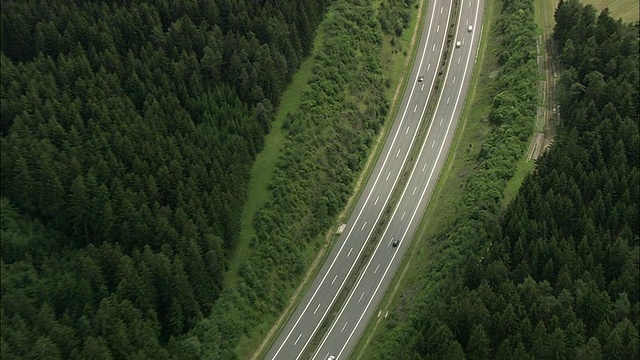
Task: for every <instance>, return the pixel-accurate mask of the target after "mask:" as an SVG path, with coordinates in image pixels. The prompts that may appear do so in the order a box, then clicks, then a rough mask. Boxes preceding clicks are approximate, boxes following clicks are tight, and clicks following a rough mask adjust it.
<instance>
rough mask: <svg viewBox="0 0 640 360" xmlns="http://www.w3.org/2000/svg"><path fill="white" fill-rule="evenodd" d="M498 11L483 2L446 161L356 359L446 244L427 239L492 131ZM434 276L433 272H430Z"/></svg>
mask: <svg viewBox="0 0 640 360" xmlns="http://www.w3.org/2000/svg"><path fill="white" fill-rule="evenodd" d="M499 11H500V9H499V8H498V4H495V2H494V1H488V2H487V6H486V8H485V18H484V24H483V27H484V28H483V35H482V43H481V48H480V51H479V54H478V64H477V68H476V70H475V71H474V74H473V80H472V85H471V88H470V91H469V94H468V98H467V101H466V103H465V110H464V113H463V115H462V117H461V123H460V125H459V128H458V130H457V131H456V135H455V138H454V142H453V144H452V147H451V150H450V152H449V155H448V156H447V162H446V164H445V166H444V168H443V172H442V174H441V176H440V179H439V181H438V184H437V186H436V188H435V191H434V194H433V195H432V197H431V201H430V204H429V206H428V207H427V210H426V211H425V215H424V216H423V220H422V222H421V224H420V227H419V228H418V231H417V236H416V237H415V238H414V240H413V241H412V242H411V245H410V248H409V249H408V252H407V256H406V257H405V258H404V259H403V262H402V264H401V265H400V268H399V269H398V274H399V276H395V277H394V279H393V281H392V283H391V285H390V287H389V289H390V291H387V293H386V294H385V296H384V298H383V300H382V302H381V304H380V306H379V311H380V312H381V316H380V317H379V318H377V319H374V321H372V322H371V323H370V324H369V325H368V327H367V329H366V330H365V333H364V334H363V336H362V339H361V340H360V343H359V344H358V346H357V347H356V349H355V350H354V353H353V354H354V358H356V359H368V358H371V357H372V356H373V353H372V352H374V351H376V350H375V346H374V347H370V346H369V345H370V342H371V340H372V339H373V338H374V336H376V331H379V330H383V328H381V326H382V325H383V321H384V319H385V318H384V314H385V313H386V312H387V311H389V310H390V309H394V306H396V304H395V301H396V300H397V295H399V293H401V292H403V291H405V290H407V289H411V288H412V287H414V285H415V284H416V283H417V282H418V281H419V279H420V278H421V277H422V276H424V264H425V263H427V262H429V261H431V260H432V254H433V253H434V252H440V253H441V254H442V253H444V254H446V251H447V250H446V248H438V249H436V247H438V245H435V244H431V243H429V241H428V240H426V239H431V238H433V237H434V236H436V235H437V234H438V233H440V232H441V231H442V230H443V229H445V228H447V227H448V226H450V225H451V224H452V222H453V220H454V219H455V213H456V209H455V205H456V204H457V203H458V202H459V199H460V198H461V196H462V191H463V186H464V183H465V181H466V179H467V177H468V176H469V174H470V172H472V171H473V169H474V167H475V163H476V160H475V159H476V156H477V154H478V151H479V149H480V145H481V144H482V143H483V142H484V141H485V139H486V137H487V135H488V134H489V132H490V130H491V128H490V126H489V124H488V122H487V120H486V119H487V116H488V114H489V111H490V109H491V94H490V88H488V87H486V86H483V85H484V84H487V83H489V82H490V81H491V79H493V78H494V77H495V76H496V74H497V69H498V64H497V60H496V55H495V52H496V46H497V43H498V42H499V39H496V38H495V37H490V36H488V35H489V34H490V33H491V26H492V23H493V21H494V18H495V14H496V13H498V12H499ZM478 69H479V70H480V71H478ZM478 85H480V86H478ZM435 276H438V275H437V274H435Z"/></svg>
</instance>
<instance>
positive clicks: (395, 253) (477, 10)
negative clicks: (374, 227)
mask: <svg viewBox="0 0 640 360" xmlns="http://www.w3.org/2000/svg"><path fill="white" fill-rule="evenodd" d="M479 9H480V7H479V6H478V7H476V14H475V18H474V22H475V23H477V21H478V12H479ZM460 15H461V16H462V12H460ZM458 21H459V20H458ZM459 30H460V29H457V31H459ZM472 40H473V38H472ZM478 41H480V39H478ZM470 59H471V51H469V53H468V55H467V62H466V64H465V71H464V72H463V79H462V83H464V78H465V77H466V76H467V73H468V71H467V68H468V67H469V60H470ZM448 75H449V72H448V71H447V75H446V76H448ZM445 83H446V79H445ZM461 94H462V87H460V88H459V89H458V96H457V99H456V104H455V106H454V109H453V112H452V113H451V119H452V120H453V117H454V116H455V113H456V109H457V106H458V104H459V102H460V95H461ZM438 103H439V102H438ZM436 113H437V105H436V110H435V111H434V114H436ZM452 124H453V121H449V125H448V127H447V132H446V133H445V136H444V139H446V138H447V135H448V134H449V131H450V130H451V125H452ZM430 128H431V126H430ZM427 137H428V135H427ZM445 142H446V141H443V142H442V144H441V145H440V149H439V150H438V155H437V157H436V161H435V163H434V166H433V168H432V169H431V173H430V174H429V178H428V180H427V185H426V186H425V187H424V190H423V191H422V194H421V195H420V200H419V201H418V203H420V202H422V198H423V197H424V194H425V193H426V191H427V189H428V188H429V182H431V177H432V176H433V172H434V171H435V169H436V164H437V163H438V160H439V158H440V155H441V154H442V150H443V149H444V144H445ZM425 143H426V142H425ZM425 143H423V148H424V144H425ZM420 154H422V149H421V150H420ZM416 164H417V162H416ZM414 172H415V166H414V169H413V171H412V172H411V176H410V178H409V181H408V182H407V185H408V184H409V183H410V182H411V177H413V174H414ZM405 190H406V187H405ZM404 194H405V191H403V193H402V196H401V197H400V200H399V201H398V204H397V205H396V210H397V208H398V207H399V206H400V204H401V203H402V198H403V197H404ZM396 210H394V212H393V215H392V216H391V220H390V221H389V222H388V224H387V226H386V228H385V231H384V232H383V236H384V234H385V233H386V232H387V230H388V228H389V226H390V225H391V222H392V221H393V217H394V216H395V214H396ZM417 212H418V207H417V206H416V207H415V209H414V211H413V215H412V216H411V220H410V222H409V224H411V222H413V219H414V218H415V216H416V213H417ZM409 227H410V225H408V226H407V227H406V228H405V232H404V234H403V236H402V237H403V238H404V236H406V234H407V232H408V231H409ZM376 251H377V248H376ZM375 253H376V252H375V251H374V254H373V255H372V256H371V258H370V260H369V263H367V266H366V267H365V270H364V271H363V272H362V273H363V274H364V273H365V272H366V270H367V268H368V267H369V264H370V263H371V260H373V258H374V257H375ZM397 254H398V252H394V254H393V257H392V258H391V261H390V262H389V265H388V266H387V268H386V270H385V272H384V273H383V274H382V278H381V279H380V281H379V282H378V285H377V286H376V290H375V291H374V292H373V294H372V295H371V297H370V298H369V302H368V303H367V305H366V306H365V309H364V311H362V313H361V315H360V318H359V319H358V322H357V323H356V325H355V326H354V328H353V330H352V331H351V333H350V334H349V337H348V338H347V341H346V342H345V344H344V345H343V346H342V348H341V349H340V352H339V353H338V355H337V356H336V358H339V357H340V355H342V352H343V351H344V348H345V347H346V346H347V344H348V343H349V341H350V340H351V337H352V336H353V333H354V332H355V330H356V329H357V328H358V325H359V324H360V321H362V318H363V317H364V314H365V313H366V312H367V308H368V307H369V305H370V304H371V302H372V301H373V299H374V298H375V295H376V293H377V292H378V289H379V288H380V285H382V281H383V280H384V278H385V276H386V274H387V271H389V268H390V267H391V264H393V260H394V259H395V257H396V255H397ZM358 285H359V281H358V282H357V283H356V285H355V286H354V287H353V288H354V291H355V289H357V288H358ZM347 303H348V301H347ZM345 304H346V303H345ZM345 307H346V306H345ZM338 318H340V315H338ZM338 318H337V319H338ZM321 347H322V344H321V346H320V348H321Z"/></svg>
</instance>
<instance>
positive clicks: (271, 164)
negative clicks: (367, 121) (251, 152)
mask: <svg viewBox="0 0 640 360" xmlns="http://www.w3.org/2000/svg"><path fill="white" fill-rule="evenodd" d="M311 59H312V58H311V57H309V58H307V59H306V60H305V61H303V62H302V64H301V65H300V69H299V70H298V71H297V72H296V74H295V75H294V76H293V80H292V81H291V83H290V84H289V86H288V87H287V90H286V91H285V92H284V94H283V96H282V102H281V103H280V108H279V109H278V113H277V114H276V118H275V120H274V122H273V123H272V124H271V132H270V133H269V134H268V135H267V136H266V137H265V144H264V148H263V149H262V151H261V152H260V153H258V155H257V156H256V160H255V162H254V163H253V167H252V168H251V180H250V181H249V188H248V191H247V200H246V202H245V205H244V208H243V210H242V219H241V231H240V239H239V240H240V241H239V242H238V246H237V248H236V253H235V255H234V256H233V259H232V260H231V262H230V264H229V271H228V272H227V274H226V275H225V287H226V286H233V284H235V283H236V281H237V272H238V268H239V266H240V264H242V263H243V262H244V261H245V260H246V259H248V258H249V253H250V251H251V249H250V247H249V243H250V240H251V238H252V237H253V236H254V235H255V228H254V227H253V218H254V217H255V214H256V212H257V211H258V210H259V209H260V208H262V207H263V206H264V204H265V203H266V202H267V201H268V200H269V196H270V193H269V190H268V189H267V186H268V185H269V182H270V181H271V179H272V178H273V172H274V170H275V167H276V163H277V161H278V158H279V157H280V154H281V153H282V146H283V145H284V138H285V136H286V133H285V132H284V131H283V130H282V123H283V121H284V119H285V117H286V116H287V114H291V113H293V112H295V111H296V109H297V108H298V107H299V106H300V102H301V100H302V92H303V89H304V88H305V87H306V84H307V81H308V80H309V78H310V77H311V68H312V65H313V62H312V61H311Z"/></svg>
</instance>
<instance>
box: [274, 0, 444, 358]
mask: <svg viewBox="0 0 640 360" xmlns="http://www.w3.org/2000/svg"><path fill="white" fill-rule="evenodd" d="M437 6H440V9H441V11H442V10H444V9H446V10H447V12H449V11H450V4H447V1H445V0H436V1H433V2H431V3H430V4H429V8H428V13H427V14H428V16H427V18H426V19H425V21H428V24H425V27H424V31H423V33H422V37H421V39H423V40H424V39H426V40H424V41H421V43H420V46H419V48H418V54H420V56H419V61H416V62H415V63H414V65H413V67H412V70H411V72H410V79H411V81H409V83H408V84H407V86H408V89H407V90H409V88H410V91H406V92H405V97H404V99H403V101H402V103H401V107H400V108H401V109H403V111H402V116H399V118H398V119H396V121H395V122H394V125H393V126H392V130H391V132H390V138H389V139H388V140H387V142H386V143H385V146H384V148H383V152H382V153H381V154H382V155H381V157H380V160H382V159H384V160H382V161H380V160H379V161H378V163H377V164H376V166H375V167H374V171H373V172H372V175H371V176H370V180H369V182H368V183H367V185H366V186H365V189H364V191H363V193H362V194H363V195H362V196H361V198H360V199H359V200H358V203H357V204H356V207H355V209H354V213H353V214H354V215H355V216H351V217H350V218H349V220H348V221H347V223H346V227H345V231H344V232H343V234H342V235H341V236H340V237H339V238H338V241H337V243H336V246H334V247H333V249H332V250H331V252H330V254H329V257H328V258H327V261H326V262H325V263H324V264H323V266H322V267H321V269H320V271H319V272H318V275H317V276H316V278H315V279H314V281H313V283H312V285H311V287H310V288H309V291H308V292H307V293H306V294H305V295H304V297H303V298H302V300H301V302H300V303H299V304H298V307H297V308H296V310H295V311H294V312H293V314H292V316H291V318H290V319H289V321H288V322H287V324H286V325H285V326H284V328H283V330H282V332H281V334H280V335H279V337H278V338H277V339H276V341H275V342H274V344H273V346H272V347H271V349H270V350H269V352H268V354H267V357H266V358H267V359H298V358H299V357H300V355H301V354H302V353H303V351H304V349H305V348H306V346H307V345H308V343H309V341H310V340H311V339H312V338H313V335H314V334H315V333H316V331H317V329H318V327H319V326H320V324H321V323H322V321H323V319H324V318H325V317H326V315H327V313H328V311H329V309H330V308H331V306H332V305H333V303H334V302H335V299H336V297H337V295H338V294H339V292H340V290H341V289H342V288H343V286H344V284H345V282H346V280H347V278H348V277H349V274H350V273H351V271H352V270H353V267H354V265H355V264H356V263H357V259H358V258H359V257H360V255H361V252H362V250H363V249H364V245H365V244H366V242H367V241H368V239H369V238H370V236H371V234H372V232H373V229H374V225H375V224H377V223H378V221H379V219H380V217H381V215H382V211H383V209H384V208H385V207H386V206H387V203H388V201H389V198H390V194H391V193H392V191H393V188H394V186H395V184H396V183H397V181H398V178H399V175H400V171H401V169H402V167H403V165H404V163H405V162H406V160H407V158H408V155H409V149H411V147H412V146H413V143H414V141H415V138H416V135H417V129H418V126H419V123H420V118H421V117H420V118H417V119H416V118H415V117H413V116H410V114H412V113H411V112H409V110H410V109H411V108H412V107H413V108H416V109H418V108H420V109H424V108H425V105H426V103H427V100H428V94H429V93H431V89H432V88H433V84H434V81H435V77H436V74H435V69H436V68H437V66H436V65H437V63H438V61H439V59H440V57H441V54H442V51H443V49H444V41H445V32H440V33H434V32H433V31H429V29H433V28H434V27H435V26H441V27H445V28H446V26H447V19H448V16H447V17H446V18H445V17H442V16H434V14H435V11H434V9H436V7H437ZM427 19H428V20H427ZM434 44H435V45H436V49H437V50H438V51H437V52H436V55H435V56H433V55H427V52H428V46H429V45H431V47H433V45H434ZM416 60H418V57H417V58H416ZM432 64H433V65H432ZM425 69H428V70H425ZM419 76H422V77H423V81H422V82H418V81H417V79H418V77H419ZM425 83H426V84H428V85H429V88H428V89H427V90H428V92H426V93H425V87H424V85H425ZM418 89H420V90H418ZM407 94H408V96H407ZM405 128H407V129H406V130H405ZM403 130H404V131H403ZM391 135H393V136H392V137H391ZM389 140H391V141H389ZM392 155H395V157H392ZM383 179H384V180H383ZM380 198H382V200H383V201H379V200H380ZM373 199H375V202H374V201H373ZM372 203H373V204H372ZM350 249H352V250H350ZM352 251H353V252H356V251H357V253H356V254H355V255H353V254H350V256H346V255H347V254H346V253H347V252H349V253H350V252H352ZM328 279H332V281H331V283H329V281H328Z"/></svg>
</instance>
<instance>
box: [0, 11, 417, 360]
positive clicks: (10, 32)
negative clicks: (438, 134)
mask: <svg viewBox="0 0 640 360" xmlns="http://www.w3.org/2000/svg"><path fill="white" fill-rule="evenodd" d="M413 5H414V0H383V1H373V0H356V1H354V0H348V1H347V0H330V1H329V0H295V1H294V0H278V1H275V0H215V1H195V0H179V1H163V0H152V1H146V2H136V1H133V2H126V1H111V2H106V1H102V0H94V1H71V2H68V1H67V2H65V1H59V0H49V1H29V0H27V1H12V0H9V1H3V2H2V5H1V10H2V12H1V16H2V18H1V31H2V34H1V36H2V38H1V39H0V40H1V50H2V54H1V73H0V86H1V97H0V101H1V103H0V105H1V106H0V114H1V122H0V132H1V136H2V137H1V140H0V141H1V143H0V146H1V159H0V160H1V164H0V170H1V174H0V178H1V181H2V189H1V190H2V198H1V199H0V212H1V213H0V220H1V221H0V226H1V230H2V241H1V251H2V255H1V257H0V262H1V266H2V272H1V276H2V285H1V288H0V292H1V297H2V304H1V313H0V326H1V330H2V331H1V332H0V340H1V343H0V346H1V354H2V355H1V356H2V359H42V358H50V359H194V360H195V359H236V358H238V357H239V356H240V357H242V356H246V353H247V352H248V351H252V349H251V348H250V347H247V346H246V344H247V338H251V339H250V340H249V341H253V343H252V346H254V347H255V346H257V344H256V338H260V339H261V337H262V336H264V333H266V332H267V331H268V329H269V328H268V327H269V326H271V323H270V322H271V321H274V320H272V319H275V318H276V317H277V316H278V315H279V314H280V313H281V312H282V310H283V308H284V307H285V305H286V303H287V302H288V301H289V297H290V295H291V292H292V291H293V289H292V288H294V287H295V286H296V285H297V282H298V281H299V280H300V279H301V277H302V275H303V274H304V270H305V268H306V267H307V266H308V265H309V264H307V263H305V261H306V260H305V258H304V254H305V253H310V251H313V249H311V250H309V248H310V246H311V245H312V244H314V239H318V238H319V237H320V236H323V234H324V233H325V232H326V231H327V229H328V228H329V227H330V226H331V225H332V224H333V223H334V221H335V217H336V215H337V214H338V212H339V211H340V210H341V209H343V207H344V206H345V204H346V202H347V199H348V198H349V196H350V195H351V192H352V189H353V185H354V181H355V179H356V177H357V176H358V174H359V172H360V171H361V169H362V166H363V165H364V162H365V161H366V159H367V156H368V154H369V150H370V148H371V146H372V144H373V143H374V141H375V139H376V137H377V135H378V132H379V130H380V128H381V126H382V125H383V123H384V121H385V119H386V116H387V112H388V108H389V104H388V101H387V99H386V97H385V90H387V88H388V87H389V86H390V84H391V83H392V82H391V81H390V80H389V79H388V78H387V77H386V75H385V71H384V66H383V64H382V61H381V49H382V46H383V44H384V41H389V43H388V44H391V46H392V47H393V51H395V52H400V51H406V49H403V48H402V47H403V46H404V45H402V44H401V42H397V41H395V40H397V38H398V37H399V36H400V34H401V33H402V30H403V29H404V28H406V26H407V25H408V23H409V20H410V14H411V7H412V6H413ZM327 11H329V12H330V14H331V15H330V16H326V17H325V16H324V15H325V12H327ZM316 31H318V32H319V33H321V34H322V36H318V37H317V38H316V36H315V33H316ZM318 39H320V40H318ZM312 48H314V49H319V50H313V52H312ZM310 54H311V55H312V56H313V66H312V69H311V74H310V76H309V80H308V83H307V84H305V86H304V87H303V88H302V89H299V90H300V95H301V96H300V99H301V104H300V105H299V107H298V108H297V109H296V110H294V111H292V112H290V113H288V115H286V118H285V120H284V124H283V125H282V129H283V133H284V140H283V143H282V144H281V146H282V151H281V154H280V155H279V158H278V159H277V161H276V163H275V166H274V170H273V172H274V176H273V179H272V180H271V181H270V182H269V184H268V192H269V200H268V201H267V203H266V204H264V205H263V206H262V208H261V209H260V210H259V211H258V213H257V215H256V216H255V218H254V219H253V223H254V224H253V225H254V228H255V235H254V236H252V237H251V238H250V239H244V241H245V243H246V244H247V245H248V247H250V251H249V253H248V255H246V259H244V260H242V261H241V262H237V264H239V265H238V268H237V271H229V269H230V268H231V267H230V266H229V264H230V263H231V261H237V260H236V259H237V258H236V257H234V256H235V255H237V254H236V253H235V252H237V249H236V247H237V244H238V241H239V237H240V235H239V230H240V229H239V227H240V217H241V212H242V208H243V205H244V203H245V201H246V197H247V186H248V182H249V170H250V167H251V166H252V163H253V161H254V159H255V155H256V154H257V152H259V151H260V149H261V148H262V147H263V142H264V136H265V134H267V133H268V132H269V131H270V127H271V124H272V120H273V118H274V114H275V112H276V110H277V109H278V106H279V105H280V104H279V103H280V101H281V99H280V97H281V95H282V93H283V91H284V89H285V87H286V86H287V84H288V82H289V80H290V79H291V77H292V74H293V73H294V72H295V71H296V70H297V69H298V67H299V65H300V63H301V61H302V60H303V58H304V57H306V56H309V55H310ZM315 244H317V242H316V243H315ZM225 274H231V275H230V276H228V277H225ZM265 274H269V275H268V276H265ZM258 341H259V340H258ZM246 348H249V350H247V349H246Z"/></svg>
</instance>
